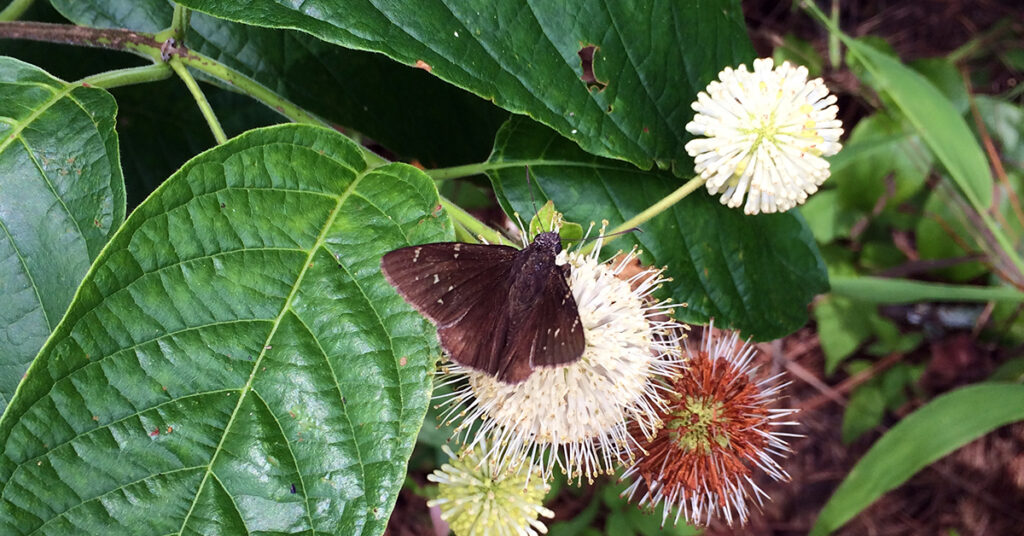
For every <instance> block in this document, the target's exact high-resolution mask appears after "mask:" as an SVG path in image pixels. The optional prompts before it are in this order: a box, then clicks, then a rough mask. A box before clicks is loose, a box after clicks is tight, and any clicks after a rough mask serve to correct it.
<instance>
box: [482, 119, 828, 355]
mask: <svg viewBox="0 0 1024 536" xmlns="http://www.w3.org/2000/svg"><path fill="white" fill-rule="evenodd" d="M491 162H492V163H495V164H498V163H501V164H507V165H508V166H509V167H505V168H502V169H499V170H498V171H494V172H490V173H489V175H490V177H491V181H492V183H493V184H494V188H495V191H496V192H497V193H498V196H499V200H501V201H502V204H503V205H505V207H506V209H509V208H511V209H513V210H515V211H516V212H518V213H519V214H526V215H529V214H532V213H533V210H534V208H533V206H534V205H533V203H534V200H531V198H530V194H529V192H528V191H527V187H526V170H525V169H524V167H523V164H528V165H529V169H530V177H531V180H532V181H533V185H534V188H533V190H534V199H535V202H536V204H537V205H538V206H539V205H540V204H542V203H544V202H545V201H547V200H548V199H550V200H553V201H554V202H555V208H556V209H558V210H559V211H562V212H563V213H564V214H565V216H566V219H567V220H569V221H575V222H578V223H582V224H583V225H584V228H585V227H586V226H587V224H588V223H589V222H592V221H595V220H597V221H598V223H599V221H600V220H602V219H607V220H608V221H609V223H610V224H611V226H612V227H614V226H615V225H617V224H619V223H622V222H623V221H625V220H626V219H628V218H630V217H632V216H634V215H636V214H637V213H639V212H640V211H642V210H644V209H646V208H647V207H649V206H650V205H652V204H654V203H656V202H657V201H659V200H661V199H662V198H664V197H665V196H666V195H668V194H669V193H671V192H672V191H673V190H675V189H676V188H678V187H679V186H681V185H682V184H683V183H682V182H680V181H679V179H676V178H675V177H672V176H669V175H666V174H663V173H652V172H646V171H641V170H638V169H636V168H634V167H632V166H630V165H628V164H625V163H622V162H616V161H613V160H608V159H603V158H599V157H595V156H592V155H589V154H587V153H584V152H583V151H581V150H580V149H579V148H578V147H576V146H575V145H573V144H572V143H571V142H569V141H568V140H566V139H564V138H562V137H561V136H559V135H558V134H556V133H555V132H553V131H551V130H550V129H547V128H545V127H544V126H542V125H539V124H537V123H535V122H533V121H530V120H528V119H525V118H519V117H514V118H512V119H511V120H509V122H508V123H506V124H505V126H504V127H502V130H501V131H499V133H498V137H497V139H496V140H495V145H494V153H493V154H492V155H491ZM641 230H642V231H643V232H640V233H629V234H626V235H624V236H622V237H620V238H618V239H616V240H617V241H616V242H614V243H613V245H614V246H615V247H619V248H628V247H629V244H630V243H634V244H638V245H639V246H640V247H641V248H642V249H643V251H644V255H643V256H642V260H643V262H644V263H645V264H648V265H654V266H660V265H667V266H668V275H669V276H670V277H671V278H672V281H671V282H670V283H668V287H669V289H670V290H671V292H672V297H673V298H674V299H675V300H677V301H680V302H685V303H687V304H688V307H685V308H679V309H676V316H677V317H678V318H679V319H680V320H683V321H686V322H695V323H707V322H708V320H709V319H711V318H714V319H715V322H716V325H717V326H718V327H731V328H736V329H739V330H741V331H743V332H744V333H746V334H749V335H752V336H753V337H755V338H757V339H761V340H766V339H772V338H776V337H781V336H783V335H786V334H788V333H790V332H792V331H793V330H795V329H797V328H798V327H800V326H802V325H803V324H804V323H805V322H806V321H807V304H808V303H810V301H811V299H812V298H813V297H814V296H815V295H816V294H818V293H821V292H825V291H827V290H828V282H827V281H828V279H827V277H828V276H827V274H826V272H825V264H824V262H823V261H822V259H821V256H820V254H819V253H818V247H817V244H815V242H814V237H813V236H812V235H811V232H810V230H809V229H808V228H807V226H806V225H805V224H804V220H803V218H802V217H801V216H800V215H799V213H798V212H796V211H791V212H788V213H783V214H763V215H758V216H746V215H744V214H743V212H742V211H740V210H735V209H730V208H728V207H725V206H723V205H721V204H720V203H719V202H718V199H717V198H713V197H712V196H710V195H708V194H707V192H706V190H704V189H703V188H700V189H698V190H697V191H694V192H693V193H691V194H690V195H689V196H687V197H686V198H684V199H683V200H682V201H681V202H679V203H677V204H676V205H674V206H673V207H672V208H670V209H668V210H667V211H666V212H665V213H663V214H661V215H659V216H657V217H655V218H654V219H652V220H651V221H649V222H647V223H646V224H644V225H642V226H641Z"/></svg>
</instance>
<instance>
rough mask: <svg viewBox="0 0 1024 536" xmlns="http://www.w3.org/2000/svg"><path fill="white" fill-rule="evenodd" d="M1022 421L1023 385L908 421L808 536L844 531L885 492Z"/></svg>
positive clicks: (950, 396) (988, 389)
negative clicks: (939, 461) (959, 450)
mask: <svg viewBox="0 0 1024 536" xmlns="http://www.w3.org/2000/svg"><path fill="white" fill-rule="evenodd" d="M1020 420H1024V385H1012V384H995V383H988V384H978V385H972V386H970V387H964V388H963V389H958V390H956V391H953V392H951V393H947V394H945V395H942V396H940V397H938V398H936V399H935V400H933V401H931V402H929V403H928V404H927V405H926V406H924V407H922V408H921V409H919V410H917V411H915V412H914V413H912V414H910V415H908V416H907V417H906V418H904V419H903V420H902V421H900V422H899V423H897V424H896V426H893V427H892V428H891V429H890V430H889V431H888V432H887V433H886V434H885V435H884V436H882V438H881V439H879V440H878V441H877V442H875V444H874V445H873V446H872V447H871V450H869V451H868V453H867V454H865V455H864V457H863V458H861V460H860V461H859V462H857V465H855V466H854V467H853V469H852V470H851V471H850V474H849V475H847V477H846V480H844V481H843V483H842V484H841V485H840V486H839V489H837V490H836V492H835V493H834V494H833V495H832V497H831V498H830V499H829V501H828V503H827V504H826V505H825V508H823V509H822V511H821V514H819V516H818V520H817V522H815V524H814V528H813V529H812V531H811V534H812V536H823V535H825V534H828V533H830V532H832V531H834V530H836V529H838V528H839V527H841V526H843V525H844V524H845V523H846V522H847V521H849V520H850V519H851V518H853V516H855V515H857V513H858V512H860V511H861V510H863V509H864V508H867V506H868V505H870V504H871V503H872V502H874V501H875V500H876V499H878V498H879V497H881V496H882V494H884V493H885V492H887V491H889V490H891V489H893V488H895V487H896V486H899V485H900V484H902V483H903V482H906V481H907V479H909V478H910V477H912V476H914V474H915V473H917V472H918V471H920V470H921V469H923V468H924V467H926V466H928V465H929V464H931V463H932V462H934V461H936V460H938V459H939V458H941V457H943V456H945V455H946V454H949V453H950V452H952V451H953V450H955V449H957V448H959V447H961V446H962V445H965V444H966V443H968V442H970V441H972V440H974V439H977V438H978V437H981V436H982V435H984V434H987V433H988V432H990V431H992V430H994V429H996V428H998V427H1000V426H1003V425H1005V424H1009V423H1011V422H1015V421H1020Z"/></svg>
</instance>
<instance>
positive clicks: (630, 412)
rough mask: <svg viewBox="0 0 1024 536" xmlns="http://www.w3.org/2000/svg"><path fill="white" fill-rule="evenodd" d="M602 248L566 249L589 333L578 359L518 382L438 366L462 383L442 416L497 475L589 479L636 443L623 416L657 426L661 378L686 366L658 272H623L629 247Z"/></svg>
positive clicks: (650, 429) (650, 428) (622, 459)
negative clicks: (656, 296)
mask: <svg viewBox="0 0 1024 536" xmlns="http://www.w3.org/2000/svg"><path fill="white" fill-rule="evenodd" d="M600 248H601V244H600V239H599V241H598V244H597V247H595V248H594V251H593V252H592V253H590V254H581V253H579V252H571V253H569V254H568V256H567V262H568V264H569V265H570V266H571V267H572V270H571V274H570V276H569V280H568V281H569V287H570V288H571V289H572V292H573V296H574V298H575V299H576V304H577V306H578V310H579V314H580V320H581V322H582V323H583V327H584V336H585V338H586V348H585V350H584V352H583V355H582V357H580V359H579V360H578V361H576V362H574V363H571V364H569V365H565V366H560V367H551V368H541V369H537V370H534V371H533V373H532V374H531V375H530V377H529V378H527V379H526V380H525V381H523V382H521V383H518V384H506V383H503V382H499V381H498V380H496V379H495V378H494V377H492V376H490V375H488V374H483V373H479V372H475V371H473V370H468V369H465V368H463V367H459V366H458V365H457V364H454V363H453V364H450V365H446V366H445V367H444V368H443V369H442V376H443V377H444V379H443V380H442V383H445V384H451V385H458V386H459V387H456V388H455V390H454V392H452V393H451V394H450V395H448V396H447V397H444V398H443V402H442V406H447V409H446V411H445V412H444V414H443V415H442V420H443V421H445V422H446V424H456V423H457V427H456V436H461V441H462V442H463V443H464V444H467V445H469V446H470V447H471V448H477V445H478V444H479V442H480V441H487V442H488V443H489V444H490V447H489V452H488V453H487V454H486V456H487V459H488V463H489V465H490V466H491V467H492V469H493V470H494V471H496V472H498V473H500V472H508V471H512V472H515V471H518V470H520V468H522V467H524V466H525V467H529V468H530V470H531V472H532V471H533V470H536V471H539V473H540V474H541V475H542V477H543V478H544V479H550V478H553V471H554V469H555V468H556V467H557V468H559V469H560V470H561V471H562V472H563V473H565V474H567V475H568V476H569V477H570V479H574V480H576V481H577V483H578V482H580V481H581V479H582V478H584V477H586V478H587V480H589V481H592V480H593V479H594V478H595V477H596V476H598V475H602V474H612V473H614V471H615V469H616V468H617V467H618V466H620V465H622V464H626V465H628V464H630V463H632V461H633V460H635V458H636V456H637V455H638V453H639V452H640V451H641V450H642V449H640V448H639V445H638V443H637V441H636V440H634V439H633V437H632V436H630V434H629V433H628V432H627V423H629V422H631V421H632V422H636V423H637V426H639V427H640V428H641V429H643V430H645V431H646V433H647V434H648V435H649V436H651V437H653V435H654V433H655V431H656V429H657V428H658V427H659V426H660V419H659V417H658V416H657V415H658V410H659V409H663V408H662V406H663V402H662V399H663V397H664V393H662V391H663V390H664V387H663V385H664V382H665V380H666V379H667V378H669V377H671V376H673V375H674V374H676V373H678V371H679V370H681V367H682V365H683V362H682V343H681V337H683V331H684V326H683V325H682V324H679V323H678V322H676V321H675V320H674V319H673V318H672V317H671V314H670V313H671V311H672V310H673V309H674V308H675V307H676V306H677V304H673V303H670V302H669V301H667V300H666V301H662V302H657V301H655V300H653V299H652V298H651V295H652V293H653V292H654V290H655V289H656V288H657V287H658V285H660V284H661V283H663V282H664V281H665V278H664V277H663V275H662V270H656V269H647V270H642V271H640V272H639V273H636V274H635V275H628V274H633V272H632V271H627V270H633V269H635V266H636V265H635V263H634V262H633V261H634V260H635V258H636V255H637V253H636V251H633V252H630V253H628V254H625V255H620V256H618V257H616V258H614V259H612V260H609V261H607V262H603V263H602V262H598V252H599V251H600ZM463 378H465V379H466V380H468V381H463Z"/></svg>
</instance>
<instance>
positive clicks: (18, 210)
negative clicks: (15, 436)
mask: <svg viewBox="0 0 1024 536" xmlns="http://www.w3.org/2000/svg"><path fill="white" fill-rule="evenodd" d="M0 95H3V97H2V98H0V411H2V410H3V408H4V407H6V406H7V401H8V400H9V399H10V397H11V395H13V394H14V390H15V387H16V386H17V385H18V382H19V381H20V380H21V377H22V375H23V374H24V373H25V369H27V368H28V365H29V362H31V361H32V358H33V357H35V355H36V353H37V352H38V351H39V348H40V347H41V346H42V345H43V342H44V341H46V337H47V336H49V334H50V332H51V331H52V330H53V328H54V327H56V325H57V323H58V322H59V321H60V319H61V317H62V316H64V311H65V310H66V309H67V307H68V304H69V303H71V298H72V297H73V296H74V293H75V288H77V287H78V283H79V282H80V281H81V280H82V277H84V276H85V272H86V271H87V270H88V269H89V264H90V263H91V262H92V260H93V259H94V258H95V257H96V255H98V254H99V252H100V249H102V248H103V245H104V244H105V243H106V242H107V239H108V238H109V236H110V235H111V234H112V233H113V232H114V230H115V229H117V227H118V226H119V225H121V222H122V221H123V220H124V212H125V194H124V180H123V179H122V178H121V164H120V162H119V161H118V147H117V134H116V133H115V132H114V114H115V113H116V112H117V106H116V105H115V104H114V99H112V98H111V97H110V95H109V94H107V92H106V91H103V90H102V89H96V88H85V87H81V86H76V85H72V84H67V83H64V82H62V81H60V80H58V79H56V78H53V77H52V76H50V75H49V74H47V73H46V72H45V71H43V70H41V69H39V68H37V67H34V66H32V65H29V64H26V63H23V62H21V61H18V60H15V59H12V58H2V57H0Z"/></svg>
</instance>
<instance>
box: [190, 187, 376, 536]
mask: <svg viewBox="0 0 1024 536" xmlns="http://www.w3.org/2000/svg"><path fill="white" fill-rule="evenodd" d="M371 171H372V170H371V169H370V168H368V167H367V168H364V169H363V170H362V171H361V172H358V173H356V176H355V177H354V178H353V179H352V183H351V184H349V185H348V187H347V188H346V189H345V191H344V192H343V193H342V194H341V195H340V196H339V197H338V202H337V204H335V206H334V209H333V210H331V214H330V215H329V216H328V217H327V221H326V222H325V223H324V226H323V228H321V229H320V234H319V235H318V236H317V239H316V242H314V243H313V245H311V246H310V248H309V254H308V255H307V256H306V258H305V260H304V261H303V263H302V269H301V271H300V272H299V275H298V276H297V277H296V278H295V284H293V285H292V290H291V292H290V293H289V294H288V297H287V298H285V300H284V303H283V304H282V305H281V311H280V312H278V314H277V317H276V318H274V320H273V321H272V323H271V328H270V333H268V334H267V338H266V340H264V341H263V348H261V349H260V353H259V356H257V358H256V359H255V360H254V362H253V367H252V372H250V373H249V379H248V380H247V381H246V382H245V385H243V386H242V388H241V389H240V390H239V396H238V402H236V403H235V408H234V409H233V410H232V411H231V417H230V418H229V419H228V422H227V424H226V425H225V426H224V431H223V432H222V433H221V438H220V441H218V442H217V446H216V447H215V448H214V450H213V456H212V457H211V458H210V462H209V464H207V466H206V471H205V472H204V474H203V479H202V481H200V483H199V486H197V487H196V493H195V497H194V498H193V500H192V504H191V505H190V506H189V509H188V513H186V514H185V517H184V519H182V522H181V529H180V530H179V532H178V533H179V534H180V533H181V532H183V531H184V530H185V527H186V526H187V525H188V522H189V519H191V517H192V512H193V511H194V510H195V507H196V504H197V503H198V502H199V497H200V495H201V494H202V491H203V488H204V487H205V486H206V481H207V480H208V479H209V478H210V475H211V474H213V466H214V464H215V463H216V462H217V457H218V456H220V453H221V452H222V451H223V447H224V441H225V440H226V439H227V437H228V433H229V431H230V430H231V426H232V425H233V424H234V422H235V417H236V416H237V415H238V413H239V411H240V409H241V407H242V403H243V402H245V399H246V396H247V395H248V394H249V392H250V391H251V390H252V383H253V380H255V379H256V374H257V372H258V371H259V370H260V364H261V363H262V362H263V358H264V357H265V356H266V355H267V347H268V346H270V342H271V341H272V340H273V339H274V335H276V334H277V329H278V328H279V327H280V325H281V322H282V320H283V319H284V317H285V315H286V314H287V313H288V311H290V310H291V304H292V300H293V299H294V298H295V294H296V293H297V292H298V290H299V288H300V287H301V286H302V281H303V279H304V278H305V276H306V272H307V270H309V267H310V264H311V262H312V260H313V256H314V255H316V253H317V251H319V250H320V248H322V247H323V246H324V243H325V242H326V238H327V233H328V231H329V230H330V229H331V227H332V226H333V225H334V221H335V220H336V219H337V217H338V214H339V213H340V211H341V207H342V206H343V205H344V204H345V201H346V200H348V197H349V196H350V195H351V194H352V192H354V191H355V189H356V186H358V185H359V182H360V181H362V179H363V178H364V177H365V176H366V175H367V174H369V173H370V172H371ZM299 477H300V478H301V471H300V472H299ZM305 506H306V516H307V519H308V520H309V528H310V530H311V531H312V534H314V535H315V534H316V527H314V526H313V519H312V515H311V513H310V511H309V498H308V497H307V498H306V501H305Z"/></svg>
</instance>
